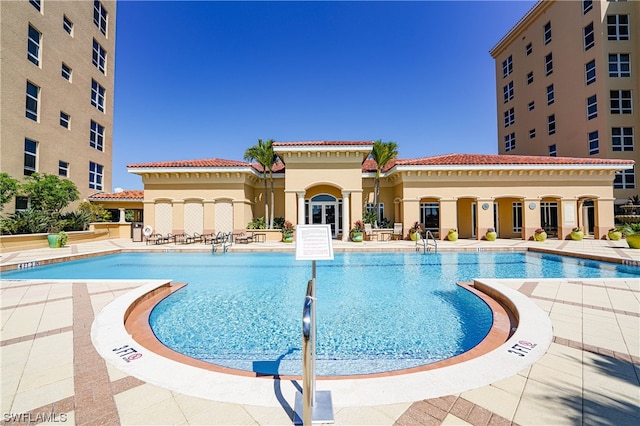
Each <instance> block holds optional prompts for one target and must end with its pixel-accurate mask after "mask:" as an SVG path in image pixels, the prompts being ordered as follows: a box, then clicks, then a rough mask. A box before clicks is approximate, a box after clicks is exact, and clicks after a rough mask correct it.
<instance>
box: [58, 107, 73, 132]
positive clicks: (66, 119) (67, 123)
mask: <svg viewBox="0 0 640 426" xmlns="http://www.w3.org/2000/svg"><path fill="white" fill-rule="evenodd" d="M60 127H64V128H65V129H68V130H70V129H71V116H70V115H69V114H67V113H66V112H64V111H60Z"/></svg>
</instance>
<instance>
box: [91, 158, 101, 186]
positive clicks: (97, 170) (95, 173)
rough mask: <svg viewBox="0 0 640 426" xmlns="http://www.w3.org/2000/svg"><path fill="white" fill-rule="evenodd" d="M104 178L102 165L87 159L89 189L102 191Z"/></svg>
mask: <svg viewBox="0 0 640 426" xmlns="http://www.w3.org/2000/svg"><path fill="white" fill-rule="evenodd" d="M103 180H104V166H103V165H102V164H98V163H94V162H93V161H89V189H95V190H97V191H102V187H103Z"/></svg>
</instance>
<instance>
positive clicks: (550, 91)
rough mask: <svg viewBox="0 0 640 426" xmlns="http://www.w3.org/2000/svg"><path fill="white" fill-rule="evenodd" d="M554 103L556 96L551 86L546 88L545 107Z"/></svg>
mask: <svg viewBox="0 0 640 426" xmlns="http://www.w3.org/2000/svg"><path fill="white" fill-rule="evenodd" d="M555 101H556V96H555V94H554V90H553V84H551V85H549V86H547V105H551V104H552V103H554V102H555Z"/></svg>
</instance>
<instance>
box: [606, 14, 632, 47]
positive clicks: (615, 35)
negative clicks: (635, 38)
mask: <svg viewBox="0 0 640 426" xmlns="http://www.w3.org/2000/svg"><path fill="white" fill-rule="evenodd" d="M621 17H624V18H625V20H626V21H627V22H626V23H623V22H621V19H620V18H621ZM609 18H615V22H613V23H611V22H609ZM625 28H626V30H624V31H623V29H625ZM612 29H613V31H611V30H612ZM625 31H626V34H623V33H624V32H625ZM607 40H610V41H626V40H630V31H629V15H624V14H622V15H607Z"/></svg>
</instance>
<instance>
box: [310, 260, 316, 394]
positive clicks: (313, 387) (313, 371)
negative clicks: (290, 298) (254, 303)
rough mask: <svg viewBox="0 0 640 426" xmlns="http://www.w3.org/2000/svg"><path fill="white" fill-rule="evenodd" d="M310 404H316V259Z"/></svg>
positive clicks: (313, 264)
mask: <svg viewBox="0 0 640 426" xmlns="http://www.w3.org/2000/svg"><path fill="white" fill-rule="evenodd" d="M311 301H312V303H311V406H313V407H315V406H316V324H317V323H316V261H315V260H312V261H311Z"/></svg>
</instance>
